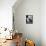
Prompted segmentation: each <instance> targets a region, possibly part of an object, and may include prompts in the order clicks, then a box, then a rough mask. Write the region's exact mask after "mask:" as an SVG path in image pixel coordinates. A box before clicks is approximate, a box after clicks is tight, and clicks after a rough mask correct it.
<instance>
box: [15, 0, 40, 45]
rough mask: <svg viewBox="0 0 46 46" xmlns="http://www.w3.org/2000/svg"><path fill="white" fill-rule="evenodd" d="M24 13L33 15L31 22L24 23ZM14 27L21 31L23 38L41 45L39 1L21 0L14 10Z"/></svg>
mask: <svg viewBox="0 0 46 46" xmlns="http://www.w3.org/2000/svg"><path fill="white" fill-rule="evenodd" d="M26 15H33V24H26ZM14 16H15V18H14V19H15V28H16V29H17V30H18V32H22V33H23V35H24V38H28V39H32V40H34V41H35V43H36V46H41V1H40V0H23V2H21V4H20V5H18V7H17V8H16V9H15V11H14Z"/></svg>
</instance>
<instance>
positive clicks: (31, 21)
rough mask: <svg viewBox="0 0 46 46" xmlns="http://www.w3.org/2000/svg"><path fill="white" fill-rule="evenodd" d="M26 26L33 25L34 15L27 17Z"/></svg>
mask: <svg viewBox="0 0 46 46" xmlns="http://www.w3.org/2000/svg"><path fill="white" fill-rule="evenodd" d="M26 24H33V15H26Z"/></svg>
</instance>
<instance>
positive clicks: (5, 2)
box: [0, 0, 16, 29]
mask: <svg viewBox="0 0 46 46" xmlns="http://www.w3.org/2000/svg"><path fill="white" fill-rule="evenodd" d="M15 2H16V0H0V27H7V28H9V29H11V28H12V6H13V4H14V3H15Z"/></svg>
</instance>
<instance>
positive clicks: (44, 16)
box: [41, 0, 46, 46]
mask: <svg viewBox="0 0 46 46" xmlns="http://www.w3.org/2000/svg"><path fill="white" fill-rule="evenodd" d="M41 38H42V39H41V40H42V46H46V0H42V1H41Z"/></svg>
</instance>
